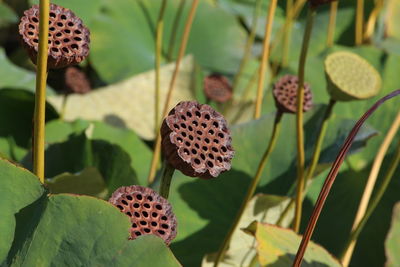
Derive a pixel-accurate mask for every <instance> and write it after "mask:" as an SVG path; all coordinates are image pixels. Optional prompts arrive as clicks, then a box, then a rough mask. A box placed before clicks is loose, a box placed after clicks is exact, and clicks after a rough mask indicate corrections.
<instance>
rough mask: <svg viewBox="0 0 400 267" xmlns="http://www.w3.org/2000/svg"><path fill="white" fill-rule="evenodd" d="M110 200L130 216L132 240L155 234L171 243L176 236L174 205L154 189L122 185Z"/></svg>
mask: <svg viewBox="0 0 400 267" xmlns="http://www.w3.org/2000/svg"><path fill="white" fill-rule="evenodd" d="M109 202H110V203H111V204H113V205H114V206H116V207H117V208H118V209H119V210H120V211H121V212H122V213H125V214H126V215H128V216H129V218H130V221H131V224H132V225H131V228H130V235H131V237H130V239H131V240H133V239H136V238H137V237H139V236H142V235H149V234H153V235H156V236H159V237H160V238H162V239H163V240H164V242H165V243H166V244H167V245H169V244H170V243H171V241H172V240H173V239H174V238H175V236H176V233H177V222H176V217H175V214H174V213H173V211H172V206H171V204H170V203H169V202H168V201H167V200H166V199H165V198H163V197H161V196H160V195H159V194H158V193H157V192H155V191H154V190H153V189H151V188H147V187H142V186H138V185H132V186H125V187H120V188H118V189H117V190H116V191H115V192H114V193H113V194H112V196H111V198H110V199H109Z"/></svg>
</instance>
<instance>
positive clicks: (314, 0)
mask: <svg viewBox="0 0 400 267" xmlns="http://www.w3.org/2000/svg"><path fill="white" fill-rule="evenodd" d="M309 1H310V4H311V6H312V7H318V6H320V5H324V4H329V3H331V2H334V1H337V0H309Z"/></svg>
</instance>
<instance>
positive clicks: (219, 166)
mask: <svg viewBox="0 0 400 267" xmlns="http://www.w3.org/2000/svg"><path fill="white" fill-rule="evenodd" d="M161 136H162V148H163V152H164V154H165V157H166V159H167V161H168V162H169V164H171V165H172V167H174V168H175V169H178V170H180V171H181V172H182V173H183V174H185V175H187V176H191V177H200V178H204V179H208V178H213V177H217V176H218V175H219V174H220V173H222V172H224V171H227V170H229V169H230V168H231V159H232V157H233V155H234V151H233V148H232V146H231V140H232V139H231V136H230V132H229V130H228V127H227V123H226V121H225V119H224V118H223V116H222V115H221V114H219V113H218V112H217V111H215V110H214V109H212V108H211V107H210V106H208V105H201V104H199V103H197V102H194V101H186V102H180V103H179V104H178V105H176V107H175V108H173V109H172V110H171V112H170V113H169V115H168V116H167V117H166V118H165V119H164V121H163V124H162V127H161Z"/></svg>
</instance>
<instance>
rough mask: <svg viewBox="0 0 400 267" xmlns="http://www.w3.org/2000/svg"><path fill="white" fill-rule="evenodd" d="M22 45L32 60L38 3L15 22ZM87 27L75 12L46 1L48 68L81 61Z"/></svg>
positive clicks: (86, 46)
mask: <svg viewBox="0 0 400 267" xmlns="http://www.w3.org/2000/svg"><path fill="white" fill-rule="evenodd" d="M19 34H20V35H21V37H22V42H23V44H24V47H25V48H26V50H27V51H28V54H29V56H30V58H31V60H32V61H33V63H34V64H36V58H37V53H38V49H39V7H38V6H37V5H34V6H32V7H31V8H30V9H28V10H26V11H25V12H24V16H23V17H22V18H21V22H20V24H19ZM89 35H90V33H89V30H88V29H87V28H86V27H85V26H84V25H83V23H82V20H81V19H80V18H78V17H77V16H75V14H74V13H73V12H72V11H71V10H69V9H67V8H63V7H61V6H58V5H55V4H50V15H49V41H48V43H49V49H48V68H49V69H57V68H63V67H66V66H69V65H76V64H79V63H80V62H82V61H83V60H84V59H85V58H86V57H87V56H88V54H89V43H90V38H89Z"/></svg>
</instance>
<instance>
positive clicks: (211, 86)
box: [204, 73, 232, 103]
mask: <svg viewBox="0 0 400 267" xmlns="http://www.w3.org/2000/svg"><path fill="white" fill-rule="evenodd" d="M204 94H205V95H206V97H207V98H208V99H210V100H212V101H215V102H218V103H224V102H227V101H229V100H231V98H232V86H231V84H230V82H229V80H228V79H227V78H226V77H225V76H223V75H220V74H217V73H214V74H211V75H208V76H206V77H205V78H204Z"/></svg>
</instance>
